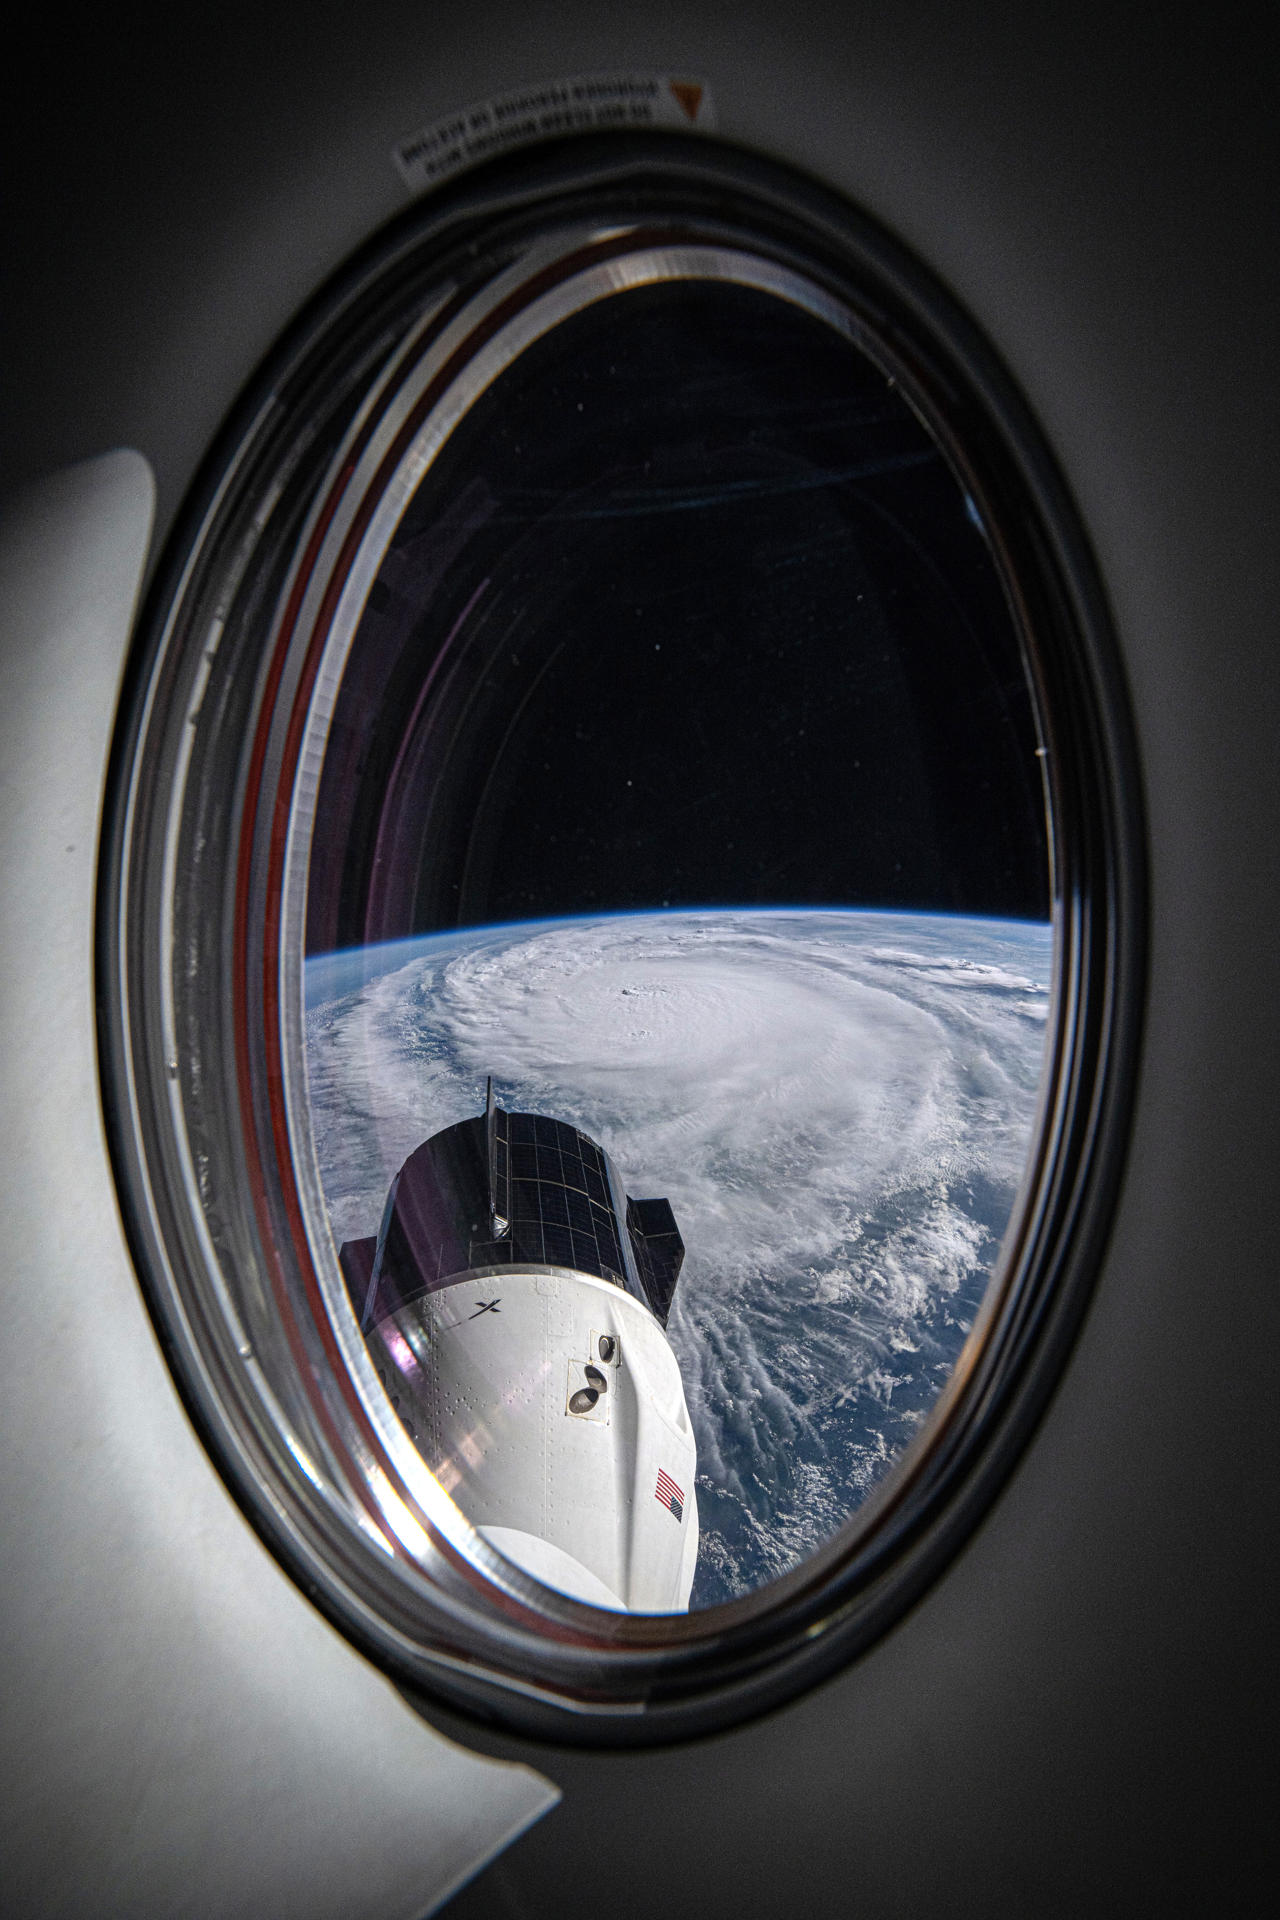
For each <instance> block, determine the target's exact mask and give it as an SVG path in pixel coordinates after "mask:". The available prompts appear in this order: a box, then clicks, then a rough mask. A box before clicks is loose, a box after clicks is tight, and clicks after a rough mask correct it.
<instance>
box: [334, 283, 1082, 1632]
mask: <svg viewBox="0 0 1280 1920" xmlns="http://www.w3.org/2000/svg"><path fill="white" fill-rule="evenodd" d="M737 261H739V256H737V255H734V256H729V255H726V256H725V257H724V259H723V260H721V261H720V263H719V264H718V265H717V264H716V261H715V259H714V258H713V255H712V252H711V251H710V250H708V251H706V252H705V253H704V254H701V255H699V256H698V259H697V261H696V262H694V266H696V269H697V271H696V272H694V271H693V268H692V267H691V268H690V269H689V271H688V272H687V273H685V272H684V271H683V269H681V268H680V264H679V260H678V258H677V256H676V254H675V253H674V252H666V253H663V254H661V256H655V261H650V262H649V263H648V264H647V265H646V266H645V268H644V273H645V274H646V275H648V276H649V279H648V281H647V282H645V283H643V284H639V285H633V286H630V287H628V286H627V285H626V284H625V275H623V276H622V277H621V279H620V282H619V287H618V289H617V290H614V291H612V292H608V289H606V292H607V293H608V297H605V295H603V294H601V293H600V292H599V290H598V289H597V290H596V291H595V292H593V293H592V296H591V298H590V300H589V301H588V300H587V299H586V296H585V295H584V296H583V297H582V303H581V304H580V305H579V306H576V307H575V306H574V304H573V302H572V301H567V303H566V308H565V313H564V316H563V318H562V319H561V320H560V321H559V323H558V324H556V325H554V326H549V327H547V328H545V329H544V330H543V331H542V332H541V333H539V334H538V335H537V337H536V338H534V339H532V340H531V341H525V342H522V343H520V344H519V345H518V346H512V347H511V348H510V351H509V352H507V353H506V356H505V358H503V355H502V354H501V353H498V351H497V349H496V348H491V347H490V346H489V345H487V344H486V346H485V349H484V350H485V351H486V352H490V353H492V354H495V355H496V357H497V363H498V364H497V366H496V371H495V369H494V367H493V366H489V367H488V370H487V372H486V375H485V378H484V380H483V381H481V380H478V379H477V381H476V382H475V383H474V387H473V388H472V389H468V390H467V391H466V392H465V393H462V394H461V397H459V395H457V394H455V395H454V397H453V399H452V400H451V401H449V405H450V406H451V407H452V411H451V412H450V415H449V419H450V425H449V429H448V432H447V433H443V432H442V433H440V434H437V436H436V438H435V440H432V439H431V432H432V428H431V421H430V419H429V418H428V419H427V421H426V423H425V424H424V425H423V426H422V427H421V429H420V432H419V443H418V445H419V451H418V452H417V453H415V451H414V448H413V446H412V445H409V446H408V450H407V451H405V452H404V453H403V456H402V467H401V469H400V470H399V472H400V474H401V475H402V476H403V477H402V478H398V479H396V480H394V482H393V483H388V485H387V490H386V494H385V495H384V498H386V497H391V496H392V495H393V494H395V498H396V505H395V510H394V512H385V513H382V518H381V519H379V518H378V516H377V515H376V514H373V515H371V516H370V517H369V519H368V525H369V527H371V528H372V529H373V530H372V531H371V532H369V533H367V534H366V535H365V536H364V543H365V544H364V547H363V548H361V549H360V550H359V551H360V555H361V558H360V559H359V561H358V563H353V565H352V578H356V577H357V576H358V578H359V579H360V581H361V582H362V585H361V586H360V590H359V592H358V593H355V592H354V591H353V592H352V593H351V594H350V595H349V596H348V599H347V600H346V601H344V602H343V603H342V604H343V606H344V607H345V609H346V611H345V612H343V613H342V614H341V615H340V616H339V617H338V619H337V620H336V623H335V627H334V634H333V637H331V639H330V641H329V646H328V652H327V654H326V656H325V663H324V664H323V665H322V667H321V671H320V674H319V677H318V683H317V684H318V685H319V686H320V688H321V689H322V697H321V696H317V700H316V703H315V707H314V711H313V717H312V732H311V735H310V745H309V746H308V748H307V752H308V753H309V754H310V760H309V761H308V764H311V765H314V766H315V767H316V768H317V769H318V771H317V772H316V775H315V780H314V793H313V795H312V798H311V800H310V802H309V804H308V807H307V808H305V809H302V810H300V813H299V818H300V819H301V821H302V828H301V829H300V831H305V832H306V834H307V835H308V836H309V838H308V839H307V842H306V847H305V861H304V863H303V870H304V871H305V872H306V875H307V880H306V911H305V919H306V933H305V948H306V954H307V959H306V964H305V993H306V1061H307V1083H308V1089H309V1103H310V1106H309V1112H310V1122H311V1129H312V1133H313V1144H314V1150H315V1161H316V1165H317V1167H318V1171H319V1176H320V1183H321V1187H322V1190H323V1195H324V1202H325V1207H326V1210H327V1214H328V1223H329V1227H330V1229H331V1231H332V1235H333V1240H334V1243H335V1245H336V1246H337V1247H339V1248H340V1249H341V1251H342V1265H343V1270H344V1274H345V1278H346V1282H347V1290H348V1295H349V1298H350V1301H351V1306H352V1310H353V1312H354V1313H355V1315H356V1317H357V1319H358V1320H359V1322H360V1324H361V1326H362V1328H363V1330H364V1333H365V1338H366V1341H367V1344H368V1347H369V1351H370V1353H371V1356H372V1357H373V1360H374V1363H375V1366H376V1368H377V1371H378V1373H379V1375H380V1377H381V1379H382V1382H383V1385H384V1387H385V1389H386V1391H387V1393H388V1394H389V1395H390V1397H391V1402H392V1405H393V1406H394V1408H395V1409H396V1412H397V1415H398V1417H399V1419H400V1421H401V1424H402V1425H403V1427H404V1429H405V1430H406V1432H408V1433H409V1435H410V1436H411V1437H412V1438H413V1440H414V1442H415V1444H417V1445H418V1446H419V1447H420V1449H421V1450H422V1452H423V1453H424V1455H425V1457H426V1458H427V1460H428V1463H429V1465H431V1467H432V1469H433V1470H434V1471H435V1472H437V1474H438V1475H439V1477H440V1479H441V1480H442V1482H443V1483H444V1484H445V1485H446V1486H447V1487H449V1488H450V1489H451V1490H452V1491H453V1492H454V1496H455V1498H456V1499H457V1501H458V1503H459V1505H460V1506H461V1508H462V1510H463V1511H464V1513H467V1515H468V1517H469V1518H471V1519H472V1520H473V1522H474V1523H475V1524H476V1525H477V1526H479V1527H481V1528H483V1530H484V1531H485V1532H486V1533H487V1534H488V1536H489V1537H490V1538H491V1539H492V1540H493V1541H494V1542H495V1543H496V1544H497V1545H498V1546H499V1547H500V1548H501V1549H502V1550H503V1551H504V1552H505V1553H507V1554H508V1556H509V1557H510V1558H511V1559H513V1560H515V1561H517V1562H518V1563H519V1564H521V1565H523V1566H524V1567H525V1568H526V1569H527V1570H528V1571H530V1572H532V1573H534V1574H536V1575H537V1576H538V1577H539V1578H541V1579H543V1580H544V1581H545V1582H546V1583H547V1584H549V1585H552V1586H557V1587H560V1588H562V1589H563V1590H565V1591H567V1592H570V1593H574V1594H577V1595H578V1596H579V1597H580V1598H584V1599H590V1600H594V1601H596V1602H598V1604H600V1605H602V1606H611V1607H619V1606H624V1607H631V1608H634V1609H637V1610H641V1611H654V1612H662V1611H670V1610H680V1609H682V1608H683V1607H684V1606H685V1605H686V1604H687V1605H689V1606H691V1607H693V1608H701V1607H707V1606H711V1605H714V1604H716V1603H718V1602H721V1601H725V1600H730V1599H733V1598H735V1597H737V1596H740V1595H742V1594H744V1593H747V1592H750V1591H752V1590H753V1589H755V1588H757V1587H760V1586H761V1585H763V1584H765V1583H766V1582H768V1581H769V1580H771V1579H773V1578H775V1577H776V1576H777V1575H779V1574H781V1573H783V1572H784V1571H786V1570H787V1569H789V1568H792V1567H795V1566H796V1565H797V1564H798V1563H800V1562H801V1561H803V1560H804V1558H805V1557H806V1555H808V1554H809V1553H810V1552H812V1550H813V1549H814V1548H815V1547H817V1546H819V1545H820V1544H821V1543H823V1542H824V1541H826V1540H828V1539H830V1538H831V1536H832V1535H834V1534H835V1533H836V1532H838V1531H839V1529H840V1528H841V1527H842V1526H843V1525H844V1524H845V1523H846V1522H847V1521H848V1520H849V1518H850V1517H851V1515H852V1514H854V1513H855V1512H856V1510H857V1508H858V1506H859V1505H860V1503H861V1502H862V1501H863V1500H864V1499H865V1498H866V1496H867V1494H868V1493H869V1492H870V1491H871V1489H872V1488H874V1487H875V1486H876V1485H877V1484H878V1483H879V1482H880V1481H881V1480H882V1479H883V1478H884V1476H885V1474H886V1472H887V1471H888V1470H889V1468H890V1467H891V1466H892V1465H893V1464H894V1462H895V1461H896V1460H898V1459H900V1458H901V1456H902V1453H903V1450H904V1448H906V1447H907V1446H908V1444H909V1443H910V1442H911V1441H912V1439H913V1438H914V1437H915V1436H916V1435H917V1434H918V1433H919V1431H920V1430H921V1427H922V1425H923V1423H924V1422H925V1421H926V1419H927V1416H928V1415H929V1413H930V1410H931V1409H932V1407H933V1406H934V1404H935V1402H936V1400H937V1396H938V1394H939V1392H940V1391H941V1389H942V1388H943V1387H944V1386H945V1385H946V1383H947V1381H948V1380H949V1379H950V1378H951V1377H952V1375H953V1373H954V1370H955V1367H956V1363H957V1359H958V1357H959V1355H960V1353H961V1350H962V1348H963V1346H964V1343H965V1341H966V1338H967V1336H968V1334H969V1332H970V1330H971V1328H972V1327H973V1325H974V1322H975V1318H976V1317H977V1316H978V1314H979V1310H980V1308H981V1305H982V1302H983V1298H984V1294H985V1293H986V1291H987V1288H988V1285H989V1282H990V1281H991V1278H992V1275H993V1272H995V1270H996V1268H997V1265H998V1256H999V1253H1000V1248H1001V1242H1002V1239H1003V1237H1004V1236H1005V1233H1006V1230H1007V1228H1008V1226H1009V1223H1010V1220H1011V1217H1012V1216H1013V1213H1014V1210H1015V1206H1016V1202H1017V1197H1018V1194H1019V1190H1020V1185H1021V1182H1022V1180H1023V1176H1024V1170H1025V1168H1026V1165H1027V1160H1028V1155H1029V1152H1030V1149H1031V1147H1032V1144H1033V1139H1034V1135H1035V1129H1036V1126H1037V1120H1038V1097H1039V1081H1040V1074H1041V1066H1042V1058H1043V1055H1044V1046H1045V1031H1046V1018H1047V1014H1048V1010H1049V1003H1050V989H1051V985H1052V979H1051V974H1052V943H1051V929H1050V926H1049V923H1048V899H1049V871H1048V855H1047V842H1048V834H1047V825H1046V818H1045V804H1044V792H1043V781H1042V764H1041V760H1040V758H1039V757H1038V756H1039V746H1038V738H1039V736H1038V731H1037V725H1036V720H1035V713H1034V704H1033V699H1032V693H1031V687H1030V683H1029V678H1028V674H1027V670H1026V666H1025V663H1024V658H1023V653H1022V650H1021V644H1020V640H1019V636H1018V632H1017V629H1016V626H1015V623H1014V620H1013V618H1012V616H1011V613H1010V610H1009V605H1008V602H1007V599H1006V596H1005V593H1004V589H1003V586H1002V583H1001V579H1000V575H999V572H998V569H997V565H996V562H995V560H994V558H993V555H992V551H991V548H990V546H989V545H988V542H987V539H986V537H985V534H984V530H983V525H982V520H981V515H980V513H979V511H978V509H977V508H976V507H975V504H974V502H973V500H972V499H971V498H970V496H969V493H968V491H967V490H966V488H965V487H964V486H963V485H962V484H961V483H960V481H959V480H958V478H957V476H956V473H955V471H954V470H953V467H952V465H951V463H950V461H949V459H948V458H947V457H945V456H944V454H943V452H942V451H941V449H940V447H939V445H938V444H937V442H936V441H935V439H934V438H933V437H932V435H931V433H930V432H929V431H928V430H927V428H926V426H925V425H924V424H923V421H922V417H921V415H920V413H919V412H918V411H917V409H916V407H915V406H913V405H912V404H910V403H909V402H908V400H907V399H906V398H905V397H904V393H903V390H902V388H901V385H900V383H899V382H898V380H897V379H895V378H894V377H891V375H890V374H889V372H888V371H887V370H886V369H885V367H884V366H882V365H881V364H879V362H878V361H877V360H875V359H873V358H871V357H870V356H869V354H868V353H867V352H866V351H864V349H863V347H862V346H861V345H860V344H859V342H858V338H857V329H856V328H854V327H853V326H852V325H847V324H845V322H844V321H843V320H842V319H841V316H840V314H839V312H838V310H837V309H836V307H835V304H834V303H833V302H832V301H831V300H830V299H829V298H828V297H827V296H826V295H820V294H819V293H818V292H816V291H814V290H809V291H806V289H805V287H804V286H803V285H801V284H798V283H797V282H796V281H795V277H794V276H791V277H790V278H789V277H788V276H787V275H786V274H784V273H782V272H781V271H779V272H778V273H777V275H776V281H777V285H776V287H775V288H773V289H771V288H770V286H769V285H768V284H766V282H767V280H768V274H767V273H766V272H765V270H764V269H763V268H762V267H758V263H757V265H756V266H752V267H751V269H750V271H749V272H748V271H747V269H746V268H743V267H741V265H740V264H737V265H735V264H734V263H735V262H737ZM655 262H656V263H655ZM673 262H674V263H675V264H673ZM611 271H613V269H611ZM628 271H630V269H628ZM770 271H772V270H770ZM636 273H637V275H638V276H639V269H636ZM735 275H745V276H746V279H747V280H748V281H751V284H736V283H735ZM752 276H754V279H753V277H752ZM640 277H641V278H643V276H640ZM609 286H610V287H612V282H610V283H609ZM488 339H489V336H488V335H486V336H485V340H486V342H488ZM499 345H501V336H499ZM463 385H465V381H464V382H463ZM447 398H448V396H446V399H447ZM439 404H440V406H441V407H444V406H445V404H446V402H445V401H441V402H440V403H439ZM380 484H381V482H380ZM397 486H398V487H399V489H400V491H399V493H398V494H396V493H395V489H396V487H397ZM379 512H382V510H381V509H379ZM361 569H363V571H361ZM344 623H345V624H344ZM317 716H318V717H317ZM490 1081H491V1082H492V1090H491V1092H490V1090H489V1083H490ZM529 1116H535V1117H536V1116H541V1117H542V1119H543V1121H544V1122H545V1123H547V1126H548V1129H549V1130H548V1133H547V1138H546V1139H545V1140H539V1139H538V1138H537V1126H536V1123H535V1120H531V1119H529ZM531 1129H532V1134H530V1130H531ZM447 1130H452V1131H447ZM552 1135H554V1138H552ZM441 1136H444V1137H443V1139H442V1138H441ZM526 1136H528V1137H526ZM575 1143H576V1144H575ZM597 1149H602V1150H603V1151H602V1152H600V1153H597ZM566 1155H567V1158H566ZM593 1155H595V1156H596V1157H595V1159H593V1158H592V1156H593ZM517 1159H518V1160H519V1163H520V1164H519V1166H517V1164H516V1162H517ZM553 1163H554V1164H553ZM570 1163H572V1164H570ZM566 1169H567V1170H566ZM531 1180H533V1181H535V1182H536V1181H539V1180H540V1181H541V1182H542V1186H541V1187H540V1188H539V1190H538V1192H537V1193H534V1192H533V1189H532V1188H531V1187H528V1186H524V1187H520V1183H521V1182H522V1181H523V1182H529V1181H531ZM517 1187H520V1192H519V1193H517ZM628 1196H632V1199H631V1200H630V1201H629V1200H628ZM655 1196H660V1197H661V1201H662V1203H665V1204H666V1211H665V1212H662V1213H661V1214H660V1211H659V1202H658V1200H657V1199H655V1198H654V1197H655ZM681 1245H682V1247H683V1264H682V1265H681V1264H680V1261H679V1258H678V1256H677V1253H676V1248H677V1246H681ZM575 1274H577V1275H579V1276H581V1278H580V1280H578V1281H574V1280H573V1278H572V1276H573V1275H575ZM463 1276H465V1277H463ZM695 1557H696V1564H695ZM690 1583H691V1584H690Z"/></svg>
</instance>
